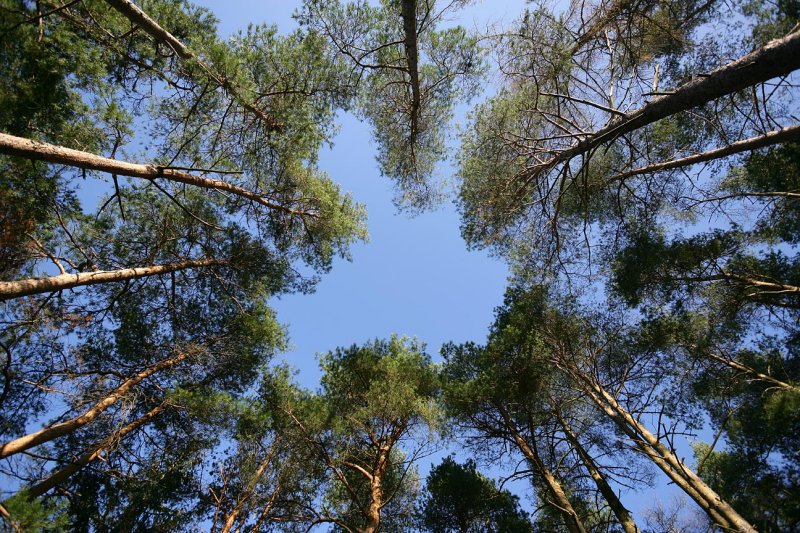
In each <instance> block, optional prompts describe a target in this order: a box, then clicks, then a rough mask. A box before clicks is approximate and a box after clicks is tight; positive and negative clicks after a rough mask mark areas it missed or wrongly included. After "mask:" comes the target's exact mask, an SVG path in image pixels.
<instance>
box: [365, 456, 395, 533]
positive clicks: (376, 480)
mask: <svg viewBox="0 0 800 533" xmlns="http://www.w3.org/2000/svg"><path fill="white" fill-rule="evenodd" d="M390 451H391V446H385V447H381V449H380V450H379V452H378V459H377V461H376V464H375V468H374V470H373V472H372V478H371V479H370V484H369V507H368V508H367V517H366V518H367V526H366V527H365V528H364V533H376V532H377V531H378V528H379V527H380V525H381V511H382V510H383V476H384V474H386V467H387V466H388V460H389V452H390Z"/></svg>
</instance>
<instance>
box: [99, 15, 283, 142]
mask: <svg viewBox="0 0 800 533" xmlns="http://www.w3.org/2000/svg"><path fill="white" fill-rule="evenodd" d="M106 2H107V3H108V4H109V5H110V6H111V7H113V8H114V9H116V10H117V11H119V12H120V13H121V14H122V15H123V16H124V17H125V18H127V19H128V20H129V21H131V23H132V24H134V25H136V26H138V27H140V28H142V29H143V30H144V31H145V33H147V34H148V35H150V36H151V37H152V38H153V39H155V40H156V41H158V42H160V43H163V44H165V45H167V46H168V47H169V48H170V49H172V50H174V51H175V53H176V54H177V55H178V57H180V58H181V59H183V60H184V61H186V62H187V63H190V64H193V65H197V66H198V67H200V69H201V70H203V72H205V74H206V76H208V78H209V79H210V80H211V81H213V82H214V83H216V84H217V85H218V86H220V87H221V88H223V89H224V90H225V91H226V92H227V93H228V94H229V95H231V97H233V98H234V99H235V100H236V101H237V102H239V104H240V105H241V106H242V107H244V108H245V109H246V110H248V111H249V112H251V113H253V114H254V115H255V116H256V117H258V118H259V120H261V121H262V122H263V123H264V124H265V125H266V127H267V130H268V131H280V130H282V129H283V128H284V126H285V125H284V124H283V123H281V122H276V121H275V120H273V119H272V118H270V117H269V116H268V115H267V114H266V113H264V111H263V110H261V109H259V108H257V107H256V106H255V105H254V103H253V102H252V101H251V100H250V98H248V97H247V96H245V95H244V94H243V92H242V89H241V88H239V87H237V86H236V85H234V84H233V83H232V82H231V80H230V79H228V78H226V77H225V76H224V75H222V74H220V73H219V72H217V71H216V70H215V69H214V67H213V66H211V65H209V64H208V63H206V62H205V61H203V60H202V59H201V58H200V57H199V56H198V55H197V53H196V52H194V51H193V50H192V49H191V48H189V47H188V46H186V45H185V44H184V43H183V42H181V41H180V40H179V39H178V38H177V37H175V36H174V35H172V34H171V33H170V32H168V31H167V30H165V29H164V28H162V27H161V26H159V24H158V23H157V22H156V21H155V20H153V19H152V18H150V16H149V15H148V14H147V13H145V12H144V11H142V10H141V9H139V8H138V7H137V6H136V5H135V4H134V3H133V2H131V1H129V0H106Z"/></svg>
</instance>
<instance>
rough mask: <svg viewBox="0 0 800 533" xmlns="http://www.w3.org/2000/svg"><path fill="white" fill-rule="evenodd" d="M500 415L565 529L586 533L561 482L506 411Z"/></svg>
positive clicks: (575, 532) (502, 411) (573, 532)
mask: <svg viewBox="0 0 800 533" xmlns="http://www.w3.org/2000/svg"><path fill="white" fill-rule="evenodd" d="M500 414H501V416H502V417H503V421H504V422H505V425H506V429H508V430H509V431H510V432H511V436H512V437H513V439H514V443H515V444H516V445H517V448H518V449H519V451H520V452H522V455H523V456H524V457H525V458H526V459H527V460H528V462H529V463H530V465H531V466H532V467H533V469H534V471H535V472H536V473H537V474H538V475H539V476H540V477H541V478H542V480H544V482H545V485H547V488H548V490H549V491H550V496H552V498H553V502H552V503H553V506H554V507H555V508H556V510H558V512H559V513H560V514H561V517H562V518H563V519H564V523H565V524H566V526H567V529H568V530H569V531H570V533H586V528H585V527H584V526H583V523H582V522H581V520H580V517H578V513H576V512H575V509H574V508H573V507H572V504H571V503H570V501H569V497H568V496H567V493H566V491H565V490H564V488H563V487H562V486H561V482H560V481H559V480H558V478H556V476H555V475H554V474H553V473H552V472H551V471H550V469H549V468H547V466H546V465H545V464H544V461H542V459H541V457H539V454H538V452H537V451H536V450H535V449H534V448H533V447H532V446H531V445H530V444H528V442H527V441H526V440H525V439H524V438H523V436H522V435H521V434H520V431H519V429H518V428H517V425H516V424H515V423H514V421H513V420H511V417H510V416H509V415H508V413H507V412H506V410H505V409H502V408H501V409H500Z"/></svg>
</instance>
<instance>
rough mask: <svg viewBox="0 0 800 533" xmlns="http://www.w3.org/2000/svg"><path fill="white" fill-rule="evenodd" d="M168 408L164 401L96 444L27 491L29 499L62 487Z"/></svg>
mask: <svg viewBox="0 0 800 533" xmlns="http://www.w3.org/2000/svg"><path fill="white" fill-rule="evenodd" d="M168 407H170V403H169V402H167V401H164V402H162V403H161V404H159V405H158V406H156V407H155V408H153V409H152V410H150V411H149V412H148V413H147V414H145V415H144V416H142V417H141V418H138V419H136V420H134V421H133V422H131V423H130V424H127V425H126V426H124V427H122V428H121V429H119V430H118V431H115V432H114V433H113V434H111V435H110V436H108V437H107V438H106V439H104V440H103V441H101V442H100V443H98V444H96V445H95V446H94V447H93V449H92V450H91V451H89V452H86V453H85V454H83V455H81V456H80V457H77V458H74V459H73V460H72V461H71V462H70V464H68V465H67V466H65V467H63V468H62V469H60V470H58V471H56V472H54V473H52V474H51V475H50V476H49V477H47V478H46V479H44V480H42V481H40V482H39V483H37V484H36V485H34V486H32V487H31V488H29V489H28V490H27V494H28V497H30V498H31V499H33V498H38V497H39V496H42V495H43V494H45V493H46V492H48V491H49V490H50V489H52V488H54V487H57V486H58V485H61V484H62V483H64V482H65V481H67V480H68V479H69V478H70V476H72V475H73V474H75V473H76V472H78V471H80V470H81V469H83V468H84V467H85V466H86V465H88V464H89V463H91V462H93V461H95V460H96V459H97V458H99V457H100V456H101V455H102V454H103V452H106V451H107V450H108V449H109V448H111V446H112V445H113V444H114V443H116V442H118V441H119V440H121V439H122V438H123V437H125V435H127V434H129V433H131V432H133V431H136V430H137V429H139V428H140V427H142V426H143V425H145V424H147V423H148V422H149V421H150V420H152V419H153V418H154V417H156V416H158V414H159V413H161V412H162V411H164V410H165V409H167V408H168Z"/></svg>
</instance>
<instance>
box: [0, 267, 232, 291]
mask: <svg viewBox="0 0 800 533" xmlns="http://www.w3.org/2000/svg"><path fill="white" fill-rule="evenodd" d="M225 264H227V262H226V261H223V260H220V259H187V260H185V261H176V262H174V263H167V264H165V265H153V266H148V267H134V268H123V269H120V270H99V271H96V272H78V273H77V274H59V275H57V276H49V277H46V278H28V279H20V280H16V281H0V301H3V300H10V299H12V298H19V297H20V296H30V295H32V294H42V293H46V292H56V291H60V290H64V289H72V288H74V287H82V286H85V285H97V284H99V283H109V282H114V281H126V280H129V279H137V278H144V277H147V276H155V275H157V274H167V273H170V272H177V271H179V270H187V269H190V268H201V267H207V266H219V265H225Z"/></svg>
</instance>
